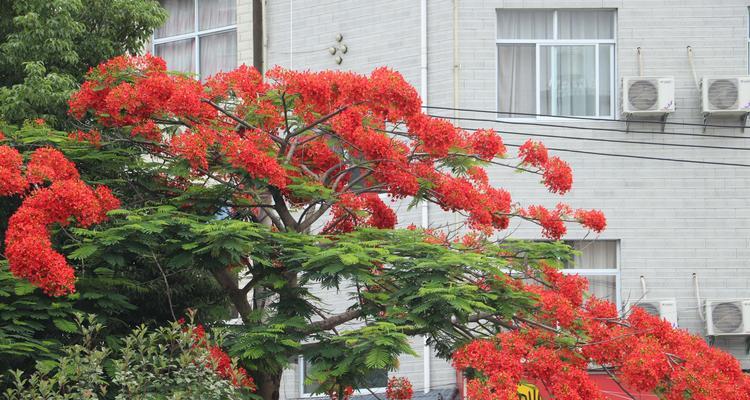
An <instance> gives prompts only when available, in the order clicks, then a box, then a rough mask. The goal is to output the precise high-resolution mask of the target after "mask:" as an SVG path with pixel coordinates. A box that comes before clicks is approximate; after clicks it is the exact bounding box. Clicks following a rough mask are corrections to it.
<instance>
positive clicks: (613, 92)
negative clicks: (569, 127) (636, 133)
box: [495, 8, 750, 122]
mask: <svg viewBox="0 0 750 400" xmlns="http://www.w3.org/2000/svg"><path fill="white" fill-rule="evenodd" d="M502 10H503V9H502V8H500V9H497V10H495V25H496V26H495V110H497V113H498V114H502V113H503V112H502V111H500V100H499V97H500V82H499V80H498V76H499V74H500V62H499V56H500V54H499V47H500V45H501V44H533V45H535V51H536V54H535V55H534V57H535V62H536V65H535V73H536V83H535V84H536V111H535V113H536V114H540V113H541V86H540V83H541V82H540V76H541V70H540V67H539V66H540V48H541V47H542V46H575V45H579V46H580V45H592V46H594V50H595V52H596V53H595V61H594V62H595V63H596V91H595V94H594V97H595V99H596V101H595V107H596V108H595V109H596V115H595V116H591V115H559V116H541V115H537V116H522V117H512V116H509V117H496V119H497V120H498V121H519V122H520V121H523V120H528V121H535V120H565V119H566V117H587V118H597V119H602V120H611V119H615V110H617V99H618V96H617V87H618V85H617V84H616V83H615V81H616V80H617V62H616V61H617V57H616V54H617V10H616V9H608V8H601V9H600V8H575V9H562V10H564V11H567V10H601V11H612V18H613V22H612V39H565V40H564V39H558V29H557V12H558V11H560V10H561V9H557V8H556V9H539V10H547V11H552V13H553V14H552V35H553V36H552V39H498V37H497V36H498V30H499V28H500V27H499V26H497V12H498V11H502ZM509 10H511V9H509ZM513 10H516V9H513ZM748 43H750V36H749V37H748ZM601 44H611V45H612V52H611V53H610V58H609V74H610V77H611V79H610V88H609V93H610V101H609V115H607V116H601V115H599V114H600V110H599V89H600V87H599V45H601Z"/></svg>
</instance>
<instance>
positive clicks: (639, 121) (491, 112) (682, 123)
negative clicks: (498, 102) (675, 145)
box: [422, 105, 745, 129]
mask: <svg viewBox="0 0 750 400" xmlns="http://www.w3.org/2000/svg"><path fill="white" fill-rule="evenodd" d="M422 108H427V109H435V110H449V111H469V112H476V113H483V114H504V115H524V116H529V117H552V118H564V119H579V120H584V121H598V122H631V123H642V124H660V125H661V124H664V125H682V126H697V127H701V128H702V127H704V126H706V127H711V128H736V129H744V128H745V126H742V125H717V124H699V123H694V122H672V121H664V122H661V121H655V120H648V119H631V120H627V119H609V118H601V117H599V118H597V117H577V116H566V115H555V114H541V113H523V112H515V111H498V110H482V109H477V108H454V107H441V106H427V105H423V106H422Z"/></svg>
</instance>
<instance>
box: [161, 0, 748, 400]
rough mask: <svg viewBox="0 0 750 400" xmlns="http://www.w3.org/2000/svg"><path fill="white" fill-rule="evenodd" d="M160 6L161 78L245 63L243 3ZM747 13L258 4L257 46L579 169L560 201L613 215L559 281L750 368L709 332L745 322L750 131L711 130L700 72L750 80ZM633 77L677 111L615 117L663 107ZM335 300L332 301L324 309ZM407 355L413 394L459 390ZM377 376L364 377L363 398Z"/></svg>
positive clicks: (716, 120)
mask: <svg viewBox="0 0 750 400" xmlns="http://www.w3.org/2000/svg"><path fill="white" fill-rule="evenodd" d="M162 4H163V5H164V6H165V7H166V8H167V9H168V10H169V11H170V12H171V17H170V21H169V22H168V23H167V25H166V26H165V27H164V28H162V29H160V30H159V32H157V34H156V35H155V38H154V42H153V48H152V51H154V53H155V54H157V55H160V56H163V57H165V58H166V59H167V62H168V64H169V67H170V68H174V69H180V70H184V71H191V72H195V73H197V74H198V75H199V76H200V77H206V76H208V75H210V74H212V73H215V72H216V71H219V70H226V69H231V68H233V67H235V66H237V65H239V64H242V63H245V64H248V65H252V64H253V59H252V57H253V26H252V21H253V18H252V0H164V1H162ZM749 5H750V3H749V2H748V1H747V0H682V1H675V0H556V1H551V0H453V1H447V0H446V1H435V0H433V1H427V0H421V1H417V0H409V1H406V0H401V1H397V0H381V1H364V0H353V1H336V0H317V1H315V0H287V1H266V2H265V5H264V8H265V9H264V11H263V21H264V24H263V25H264V28H263V31H264V37H263V40H261V41H259V42H261V43H262V47H263V49H262V50H263V51H262V54H263V55H264V57H263V58H264V65H265V66H266V67H271V66H274V65H280V66H282V67H286V68H294V69H310V70H323V69H345V70H353V71H356V72H360V73H369V71H371V70H372V69H374V68H375V67H378V66H382V65H386V66H388V67H390V68H392V69H394V70H397V71H399V72H401V73H402V74H403V75H404V77H405V78H406V79H407V80H408V81H409V82H411V83H412V84H413V85H414V86H415V87H416V88H417V89H418V90H419V91H420V93H421V94H422V97H423V98H424V102H425V104H427V105H430V106H436V107H443V108H430V109H428V111H429V112H430V113H431V114H434V115H439V116H444V117H447V118H451V119H453V121H454V122H455V123H456V125H459V126H462V127H466V128H479V127H484V128H490V127H491V128H495V129H496V130H498V131H500V132H503V133H504V134H503V136H504V139H505V141H506V143H507V144H509V145H519V144H521V143H523V142H524V141H525V140H526V139H528V138H534V139H537V140H543V141H544V143H545V144H546V145H547V146H548V147H549V148H551V149H554V150H552V152H553V153H556V154H558V155H560V156H561V157H562V158H564V159H565V160H566V161H568V162H569V163H570V164H571V167H572V168H573V172H574V186H573V190H572V191H571V192H570V193H569V195H567V196H566V197H565V198H564V200H565V201H566V202H568V203H570V204H572V205H574V206H575V207H580V208H598V209H601V210H603V211H604V212H605V214H606V215H607V219H608V228H607V230H606V231H605V232H604V233H603V234H601V235H600V236H598V237H594V236H592V235H591V234H587V233H586V232H585V231H583V230H580V229H577V228H573V229H571V230H570V231H569V233H568V235H567V237H566V238H567V239H569V240H571V244H572V245H573V246H574V247H576V248H578V249H580V250H581V256H580V257H578V260H577V261H578V262H577V263H576V265H571V266H570V269H569V270H566V272H569V273H581V274H583V275H586V276H587V277H589V279H590V281H591V288H590V290H591V292H593V293H595V294H597V295H599V296H603V297H608V298H610V299H611V300H613V301H616V302H618V304H620V305H621V306H623V307H627V306H628V305H629V304H631V303H634V302H642V303H644V304H645V303H648V304H652V305H654V306H656V307H662V310H661V312H662V313H663V315H665V316H667V317H668V318H670V319H672V320H673V322H674V323H675V324H676V325H677V326H679V327H680V328H683V329H688V330H690V331H691V332H693V333H695V334H698V335H703V336H706V337H707V340H710V341H711V342H713V343H714V344H715V345H716V346H719V347H721V348H722V349H725V350H727V351H729V352H731V353H732V354H734V355H735V356H736V357H737V358H738V359H740V361H741V362H742V365H743V367H744V368H750V356H748V349H749V348H750V347H749V346H750V341H748V337H749V336H743V335H726V336H724V335H716V336H709V334H710V333H714V334H716V333H719V332H720V331H721V330H722V329H723V330H725V331H730V330H732V329H733V327H735V326H738V324H739V325H741V324H742V323H743V322H745V321H743V320H742V318H743V317H742V313H741V312H740V313H739V314H737V313H736V312H735V311H736V310H737V309H741V308H742V303H741V302H734V301H735V300H742V299H750V265H749V262H750V207H748V205H749V203H750V168H748V167H750V157H748V156H749V155H750V153H748V150H750V132H745V130H744V129H742V128H739V127H738V126H739V125H741V124H743V123H744V122H745V121H744V120H743V118H742V117H743V114H741V113H737V114H736V115H735V114H733V115H730V116H718V115H716V114H710V115H709V119H708V121H707V122H706V121H705V120H704V113H703V107H702V104H701V96H702V89H701V87H700V86H699V85H698V82H699V81H700V80H701V79H702V78H703V77H737V76H747V75H748V49H749V46H750V29H749V27H748V6H749ZM639 76H641V77H656V78H671V79H673V82H674V96H673V97H672V98H670V99H669V100H671V101H672V105H673V106H674V112H672V113H670V114H668V115H667V118H666V120H665V121H666V123H664V124H662V123H661V121H662V120H661V119H660V117H661V115H654V117H653V118H649V117H643V118H641V117H638V116H637V115H635V116H634V117H633V118H635V119H636V120H637V121H634V122H630V123H626V122H624V121H623V120H624V119H625V118H626V115H624V114H623V113H622V111H623V108H624V107H623V103H624V102H625V101H630V102H635V103H637V102H639V101H640V102H643V101H645V102H656V101H661V98H657V97H653V96H655V95H654V94H653V93H652V92H648V91H646V92H637V93H636V92H632V93H631V87H630V86H628V87H623V86H622V82H623V78H624V77H639ZM633 90H635V89H633ZM721 93H724V94H725V95H728V96H730V97H731V96H732V95H734V96H737V93H734V94H732V92H731V90H729V92H726V91H723V92H721ZM727 93H729V94H727ZM636 105H637V104H636ZM665 106H666V107H670V106H671V105H665ZM730 107H731V105H730ZM642 119H648V122H639V121H641V120H642ZM706 123H707V124H708V126H704V124H706ZM719 125H721V126H719ZM544 135H549V136H544ZM555 136H556V137H555ZM628 142H630V143H628ZM712 163H713V164H712ZM743 165H744V166H743ZM489 172H490V180H491V183H492V184H493V185H495V186H499V187H504V188H506V189H508V190H509V191H510V192H511V193H512V194H513V196H514V197H515V199H516V200H518V201H520V202H522V203H530V202H533V203H541V204H545V205H548V206H550V205H552V206H553V205H554V204H556V203H557V202H558V201H560V198H559V197H558V196H554V195H551V194H549V193H547V192H546V191H545V189H544V188H543V187H542V186H541V185H539V183H538V182H537V180H536V179H535V178H534V177H533V176H531V175H523V174H522V175H517V174H513V173H510V172H508V171H507V170H501V169H492V168H490V169H489ZM405 208H406V207H403V209H399V210H398V214H399V223H400V224H401V225H403V226H406V225H409V224H411V223H415V224H417V225H420V224H427V225H429V226H433V227H439V226H441V225H444V224H446V223H450V222H454V221H455V217H454V216H452V215H448V214H446V213H443V212H442V211H441V210H438V209H435V208H428V209H427V210H422V209H414V210H411V211H406V210H405ZM510 231H512V232H513V233H512V235H513V237H516V238H525V239H535V240H537V239H541V237H540V234H539V230H538V228H537V227H535V226H532V225H527V224H524V223H518V225H513V226H511V229H510ZM344 296H346V294H337V293H328V294H326V298H328V299H330V304H331V305H332V307H333V305H335V304H340V303H341V301H339V300H341V299H344V298H345V297H344ZM723 303H727V304H729V305H723V306H720V305H721V304H723ZM733 307H734V308H733ZM708 311H712V313H709V312H708ZM709 314H711V315H709ZM712 318H713V320H712ZM745 318H746V319H750V308H748V311H747V312H746V315H745ZM745 323H746V324H747V326H748V327H750V321H746V322H745ZM709 329H710V330H709ZM717 329H718V330H717ZM738 329H740V330H741V328H738ZM414 348H415V350H416V351H417V353H418V357H413V356H405V357H404V358H403V359H402V360H401V364H400V370H399V371H398V372H395V373H393V372H392V373H391V374H396V375H399V376H407V377H409V378H410V379H411V381H412V382H413V383H414V386H415V388H416V389H418V391H438V390H444V389H452V388H453V387H455V385H456V383H457V375H456V373H455V371H454V370H453V369H452V368H451V367H450V365H449V364H448V363H446V362H445V361H443V360H440V359H437V358H435V357H434V356H432V355H431V352H430V351H429V348H428V347H425V346H424V345H423V342H422V339H421V338H414ZM300 361H301V362H298V363H297V364H296V365H295V367H294V369H293V370H290V371H288V372H287V373H286V374H285V375H284V385H283V391H282V397H284V398H299V397H305V396H307V393H308V392H309V391H310V390H311V388H310V387H309V386H308V385H305V384H304V382H303V381H304V379H303V376H304V362H303V361H302V360H300ZM383 379H384V378H383V377H382V376H381V377H373V386H379V385H381V384H382V381H383ZM378 382H380V383H378ZM375 391H377V389H375Z"/></svg>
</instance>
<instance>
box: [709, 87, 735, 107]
mask: <svg viewBox="0 0 750 400" xmlns="http://www.w3.org/2000/svg"><path fill="white" fill-rule="evenodd" d="M738 99H739V89H738V88H737V81H735V80H734V79H714V80H709V81H708V102H709V103H710V104H711V108H713V109H716V110H729V109H734V108H737V100H738Z"/></svg>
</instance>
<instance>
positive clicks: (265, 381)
mask: <svg viewBox="0 0 750 400" xmlns="http://www.w3.org/2000/svg"><path fill="white" fill-rule="evenodd" d="M253 379H254V380H255V384H256V386H257V387H258V390H257V392H256V394H257V395H258V396H260V397H261V398H263V400H279V389H280V387H281V372H277V373H275V374H264V373H255V374H253Z"/></svg>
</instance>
